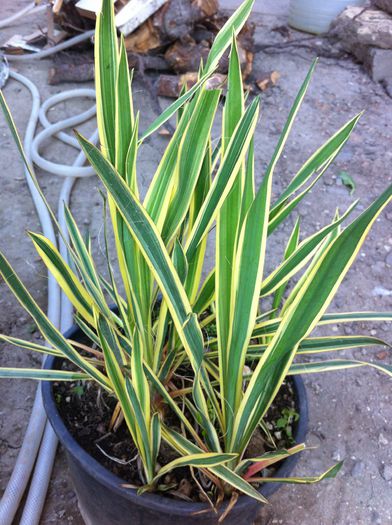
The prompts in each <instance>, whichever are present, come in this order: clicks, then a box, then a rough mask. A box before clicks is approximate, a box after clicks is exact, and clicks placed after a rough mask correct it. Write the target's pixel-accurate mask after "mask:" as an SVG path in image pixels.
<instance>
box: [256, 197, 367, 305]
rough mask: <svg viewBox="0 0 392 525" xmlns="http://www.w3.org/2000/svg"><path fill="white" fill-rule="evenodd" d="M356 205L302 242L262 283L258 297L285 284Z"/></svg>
mask: <svg viewBox="0 0 392 525" xmlns="http://www.w3.org/2000/svg"><path fill="white" fill-rule="evenodd" d="M356 205H357V202H354V203H353V204H352V205H351V206H350V207H349V208H348V210H347V211H346V213H344V214H343V215H342V216H341V217H340V218H339V219H338V220H336V221H333V222H332V223H331V224H329V225H328V226H325V227H324V228H322V229H321V230H319V231H318V232H316V233H314V234H313V235H311V236H310V237H308V238H307V239H305V240H304V241H302V242H301V243H300V244H299V246H298V247H297V249H296V250H295V251H294V252H293V253H292V254H291V255H290V256H289V257H288V258H287V259H286V260H285V261H284V262H283V263H282V264H281V265H280V266H278V268H276V270H274V271H273V272H272V273H271V274H270V275H269V276H268V277H267V278H266V279H265V280H264V281H263V283H262V285H261V291H260V296H261V297H262V296H264V295H268V294H270V293H272V292H274V291H275V290H276V289H277V288H278V287H279V286H280V285H281V284H283V283H285V282H287V281H288V280H289V279H290V277H292V276H293V275H294V274H296V273H297V272H298V271H299V270H300V269H301V268H303V267H304V266H305V264H306V263H307V262H308V261H309V259H310V257H312V254H313V252H314V250H315V249H316V248H317V247H319V245H320V244H321V243H322V242H323V241H324V239H325V238H326V237H327V236H328V235H329V234H330V233H331V232H332V231H333V230H334V229H336V227H337V226H338V225H339V224H341V223H342V222H343V221H344V220H345V219H346V218H347V217H348V216H349V215H350V213H351V212H352V211H353V209H354V208H355V206H356Z"/></svg>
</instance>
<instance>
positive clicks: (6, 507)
mask: <svg viewBox="0 0 392 525" xmlns="http://www.w3.org/2000/svg"><path fill="white" fill-rule="evenodd" d="M10 77H11V78H14V79H15V80H17V81H18V82H21V83H22V84H23V85H24V86H26V87H27V88H28V89H29V91H30V93H31V96H32V108H31V114H30V118H29V121H28V124H27V128H26V133H25V138H24V141H23V145H24V149H25V152H26V157H27V159H28V160H29V161H31V155H30V145H31V142H32V139H33V136H34V133H35V129H36V126H37V121H38V112H39V107H40V96H39V92H38V89H37V88H36V86H35V85H34V84H33V83H32V82H31V81H30V80H28V79H27V78H26V77H24V76H23V75H20V74H19V73H15V72H14V71H10ZM24 173H25V176H26V181H27V184H28V187H29V190H30V193H31V197H32V199H33V202H34V206H35V209H36V212H37V215H38V218H39V221H40V223H41V226H42V230H43V231H44V232H45V235H46V236H47V237H48V238H49V239H50V240H51V241H52V242H54V243H56V235H55V232H54V229H53V225H52V221H51V219H50V215H49V212H48V210H47V209H46V207H45V206H44V205H43V203H42V200H41V197H40V195H39V193H38V191H37V188H36V187H35V185H34V182H33V181H32V180H31V178H30V174H29V172H28V170H27V169H26V168H25V169H24ZM48 298H49V300H48V316H49V318H50V320H51V321H52V322H54V323H55V324H57V325H58V323H59V321H60V291H59V288H58V285H57V283H56V280H55V279H54V277H53V276H52V275H51V274H50V273H48ZM45 422H46V414H45V411H44V409H43V405H42V398H41V389H40V388H37V393H36V397H35V400H34V405H33V410H32V413H31V416H30V420H29V423H28V426H27V431H26V434H25V437H24V440H23V443H22V446H21V449H20V451H19V454H18V458H17V461H16V463H15V467H14V470H13V472H12V475H11V478H10V480H9V482H8V485H7V488H6V490H5V492H4V494H3V497H2V499H1V501H0V523H1V525H11V523H12V521H13V517H14V516H15V514H16V511H17V510H18V506H19V503H20V500H21V499H22V496H23V493H24V491H25V489H26V486H27V483H28V481H29V478H30V474H31V471H32V469H33V466H34V462H35V458H36V455H37V451H38V447H39V445H40V443H41V438H42V433H43V431H44V427H45Z"/></svg>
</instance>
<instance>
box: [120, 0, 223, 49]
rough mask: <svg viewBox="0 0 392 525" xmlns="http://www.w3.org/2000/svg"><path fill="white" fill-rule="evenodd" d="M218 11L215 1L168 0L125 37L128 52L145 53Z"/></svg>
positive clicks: (182, 35) (190, 30) (173, 39)
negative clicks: (186, 0)
mask: <svg viewBox="0 0 392 525" xmlns="http://www.w3.org/2000/svg"><path fill="white" fill-rule="evenodd" d="M217 10H218V0H193V1H191V0H189V1H188V2H185V1H184V0H169V1H168V2H167V3H166V4H165V5H164V6H163V7H161V8H160V9H159V10H158V11H157V12H156V13H155V14H154V15H153V16H151V17H150V18H149V19H148V20H147V21H146V22H144V24H142V25H141V26H140V27H139V28H138V29H136V31H134V32H133V33H132V34H131V35H129V36H127V37H126V38H125V46H126V48H127V50H128V51H131V52H135V53H148V52H149V51H151V50H153V49H157V48H160V47H164V46H167V45H168V44H170V43H172V42H174V41H175V40H179V39H183V38H185V37H187V36H189V34H190V33H191V32H192V30H193V28H194V26H195V24H196V23H198V22H200V21H202V20H205V19H206V18H207V17H210V16H212V15H213V14H214V13H216V12H217Z"/></svg>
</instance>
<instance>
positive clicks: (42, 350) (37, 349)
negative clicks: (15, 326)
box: [0, 334, 62, 357]
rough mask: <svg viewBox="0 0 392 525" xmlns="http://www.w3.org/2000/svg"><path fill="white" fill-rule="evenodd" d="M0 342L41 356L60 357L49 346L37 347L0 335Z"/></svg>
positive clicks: (15, 338)
mask: <svg viewBox="0 0 392 525" xmlns="http://www.w3.org/2000/svg"><path fill="white" fill-rule="evenodd" d="M0 340H1V341H4V342H5V343H8V344H10V345H13V346H18V347H19V348H25V349H26V350H32V351H33V352H40V353H41V354H48V355H54V356H57V357H61V356H62V353H61V352H59V351H58V350H56V349H55V348H51V347H50V346H44V345H39V344H37V343H32V342H31V341H25V340H24V339H18V338H17V337H10V336H8V335H3V334H0Z"/></svg>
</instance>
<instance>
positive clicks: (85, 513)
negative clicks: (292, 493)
mask: <svg viewBox="0 0 392 525" xmlns="http://www.w3.org/2000/svg"><path fill="white" fill-rule="evenodd" d="M65 336H66V337H67V338H68V339H73V340H75V341H78V340H81V339H82V338H85V336H84V335H83V334H82V332H81V331H80V329H79V328H78V327H77V326H74V327H72V328H71V329H70V330H69V331H68V332H67V333H66V334H65ZM62 361H63V360H62V358H57V357H53V356H48V357H47V359H46V362H45V368H47V369H59V368H61V364H62ZM293 384H294V394H295V398H296V400H295V401H296V406H297V410H298V412H299V414H300V418H299V421H298V423H297V424H296V426H295V427H294V432H293V436H294V439H295V441H296V442H297V443H302V442H304V441H305V437H306V432H307V425H308V403H307V397H306V391H305V386H304V383H303V381H302V379H301V377H299V376H294V377H293ZM42 395H43V401H44V406H45V409H46V413H47V416H48V419H49V421H50V423H51V425H52V427H53V430H54V431H55V433H56V434H57V437H58V438H59V441H60V443H61V445H62V446H63V447H64V449H65V452H66V456H67V461H68V467H69V470H70V474H71V479H72V482H73V485H74V488H75V492H76V495H77V498H78V502H79V509H80V513H81V515H82V517H83V519H84V521H85V523H86V525H152V524H153V525H173V524H178V525H217V524H218V520H219V517H220V516H221V515H222V514H223V512H224V511H225V508H226V506H227V503H226V504H223V505H222V506H221V507H220V509H219V512H218V513H217V514H215V513H214V512H213V511H212V510H211V509H210V507H209V506H207V505H206V504H204V503H187V502H184V501H180V500H175V499H172V498H168V497H164V496H161V495H158V494H151V493H144V494H143V495H140V496H139V495H138V494H137V492H136V490H134V489H129V488H125V487H123V486H122V485H123V484H124V481H123V480H122V479H121V478H119V477H118V476H116V475H115V474H113V473H112V472H110V471H109V470H107V469H106V468H105V467H103V466H102V465H101V464H100V463H99V462H98V461H96V460H95V459H94V458H93V457H91V456H90V455H89V454H88V453H87V452H86V451H85V450H84V449H83V448H82V447H81V446H80V445H79V444H78V443H77V441H76V440H75V439H74V438H73V436H72V435H71V433H70V432H69V430H68V429H67V428H66V426H65V424H64V422H63V420H62V417H61V415H60V413H59V411H58V409H57V405H56V402H55V398H54V394H53V385H52V383H51V382H50V381H46V382H45V381H44V382H43V383H42ZM297 459H298V457H297V455H294V456H291V457H289V458H287V459H285V460H283V461H282V463H281V466H280V467H279V468H278V470H277V471H276V473H275V476H276V477H280V478H281V477H286V476H288V475H290V473H291V472H292V470H293V469H294V466H295V464H296V462H297ZM280 485H281V484H280V483H269V484H265V485H263V486H262V487H261V488H260V492H261V493H262V494H263V495H264V496H265V497H267V498H268V497H269V496H271V495H272V494H273V493H274V492H276V490H278V488H279V487H280ZM259 505H260V504H259V503H258V502H257V501H255V500H254V499H252V498H250V497H248V496H240V497H239V499H238V501H237V503H236V505H235V506H234V508H233V509H232V510H231V511H230V513H229V514H228V516H227V517H226V518H225V520H224V524H225V525H249V524H251V523H253V521H254V519H255V518H256V515H257V512H258V509H259ZM203 511H204V512H203Z"/></svg>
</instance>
